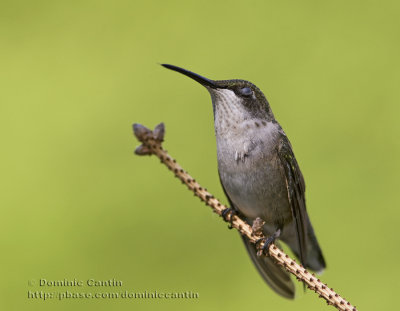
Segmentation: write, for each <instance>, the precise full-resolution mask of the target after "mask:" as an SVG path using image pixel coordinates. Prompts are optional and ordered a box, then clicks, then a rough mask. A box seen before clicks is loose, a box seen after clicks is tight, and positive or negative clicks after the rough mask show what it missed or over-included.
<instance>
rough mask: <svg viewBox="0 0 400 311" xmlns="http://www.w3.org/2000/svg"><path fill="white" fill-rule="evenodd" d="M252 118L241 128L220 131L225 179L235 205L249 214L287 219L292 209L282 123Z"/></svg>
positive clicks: (220, 158)
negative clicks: (284, 167)
mask: <svg viewBox="0 0 400 311" xmlns="http://www.w3.org/2000/svg"><path fill="white" fill-rule="evenodd" d="M249 122H250V121H249ZM249 122H248V123H244V124H242V125H241V126H240V128H239V131H230V132H229V133H227V134H225V135H218V134H217V155H218V169H219V174H220V178H221V182H222V184H223V186H224V189H225V191H226V192H227V194H228V196H229V198H230V200H231V201H232V202H233V204H234V205H235V207H236V208H237V209H238V210H239V211H240V212H241V213H242V214H244V215H245V216H246V217H247V218H250V219H255V218H256V217H261V218H262V219H264V220H265V221H266V222H267V223H276V222H280V223H281V222H287V221H288V219H289V218H290V217H291V212H290V207H289V203H288V196H287V190H286V183H285V179H284V175H283V172H282V168H281V165H280V160H279V157H278V153H277V145H278V142H279V137H280V136H279V126H278V125H277V124H276V123H272V122H266V121H264V123H265V124H264V123H262V122H261V121H258V122H257V121H251V123H252V124H249ZM256 122H257V124H258V125H256V124H255V123H256Z"/></svg>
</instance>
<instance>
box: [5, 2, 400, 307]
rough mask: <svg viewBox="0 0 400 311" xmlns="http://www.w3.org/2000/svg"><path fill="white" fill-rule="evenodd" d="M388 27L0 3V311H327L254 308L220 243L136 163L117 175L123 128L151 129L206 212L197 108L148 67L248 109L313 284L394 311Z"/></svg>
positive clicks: (252, 274) (252, 11)
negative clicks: (282, 181) (266, 111)
mask: <svg viewBox="0 0 400 311" xmlns="http://www.w3.org/2000/svg"><path fill="white" fill-rule="evenodd" d="M399 8H400V5H399V4H398V2H396V1H246V2H243V1H229V2H228V1H224V2H222V1H2V2H1V4H0V89H1V91H0V103H1V105H0V130H1V136H2V138H1V156H0V157H1V158H0V168H1V177H2V178H1V188H2V193H1V211H2V217H1V229H0V230H1V232H0V233H1V238H0V242H1V257H0V258H1V259H0V263H1V268H0V269H1V280H2V281H1V284H0V297H1V299H0V309H2V310H24V309H25V310H27V309H29V310H53V309H54V308H56V309H57V310H70V309H72V308H74V309H75V310H109V309H111V308H113V309H115V310H169V309H171V310H188V309H189V310H203V309H206V310H239V309H244V308H252V309H253V308H254V309H269V310H276V309H278V310H333V308H332V307H328V306H326V304H325V303H324V302H323V301H322V300H320V299H317V297H316V295H315V294H314V293H311V292H308V293H307V294H303V292H302V289H301V286H300V284H298V296H299V298H298V299H296V300H295V301H288V300H285V299H283V298H281V297H279V296H277V295H276V294H275V293H273V292H272V291H271V290H270V289H269V288H268V287H267V286H266V285H265V284H264V283H263V281H262V279H261V278H260V277H259V276H258V274H257V273H256V271H255V268H254V267H253V266H252V263H251V262H250V260H249V259H248V257H247V254H246V252H245V250H244V248H243V246H242V242H241V241H240V239H239V236H238V234H237V233H236V232H233V231H229V230H227V228H226V227H227V225H226V224H225V223H223V222H222V221H221V220H220V219H219V218H218V217H217V216H216V215H215V214H213V213H212V212H211V211H210V209H209V208H208V207H206V206H204V205H203V204H202V203H201V202H200V201H199V200H198V199H196V198H194V197H193V196H192V195H191V194H190V193H189V192H188V191H187V190H186V189H185V187H183V186H182V185H181V184H180V182H178V180H176V179H174V178H172V176H171V173H170V172H169V171H168V170H167V169H166V168H165V167H162V166H161V165H160V164H159V161H158V160H157V159H156V158H153V157H137V156H134V155H133V150H134V148H135V146H137V145H138V143H137V141H136V139H135V138H134V137H133V136H132V131H131V124H132V123H133V122H139V123H142V124H144V125H146V126H149V127H153V126H154V125H156V124H157V123H159V122H161V121H163V122H165V124H166V130H167V133H166V143H165V147H166V149H168V150H169V151H170V153H171V154H172V156H174V157H175V158H177V159H178V161H180V163H181V164H182V165H183V166H184V168H185V169H187V170H188V171H189V172H190V173H191V174H192V175H193V176H194V177H195V178H196V179H197V180H198V181H199V182H200V183H202V184H203V185H204V186H205V187H207V188H208V189H209V190H210V191H211V192H212V193H213V194H215V196H217V197H219V198H222V199H223V201H224V202H226V200H225V198H224V197H223V193H222V190H221V187H220V185H219V180H218V175H217V167H216V150H215V139H214V132H213V117H212V108H211V100H210V96H209V94H208V93H207V91H206V90H205V89H204V88H202V87H201V86H200V85H198V84H197V83H195V82H194V81H192V80H190V79H188V78H186V77H184V76H182V75H179V74H177V73H174V72H171V71H168V70H166V69H163V68H162V67H161V66H159V65H158V63H162V62H166V63H171V64H175V65H178V66H182V67H184V68H187V69H190V70H193V71H195V72H198V73H200V74H203V75H205V76H207V77H209V78H212V79H232V78H242V79H247V80H250V81H252V82H254V83H255V84H256V85H257V86H259V87H260V88H261V89H262V90H263V91H264V93H265V94H266V96H267V98H268V99H269V101H270V103H271V106H272V109H273V111H274V113H275V116H276V117H277V119H278V120H279V122H280V123H281V125H282V126H283V127H284V129H285V130H286V133H287V134H288V136H289V137H290V139H291V141H292V144H293V146H294V150H295V153H296V156H297V158H298V161H299V163H300V166H301V168H302V171H303V174H304V176H305V179H306V183H307V202H308V210H309V213H310V215H311V218H312V221H313V224H314V228H315V230H316V232H317V235H318V238H319V240H320V243H321V245H322V248H323V251H324V253H325V257H326V259H327V263H328V269H327V270H326V272H325V273H324V275H323V276H322V277H321V278H322V280H323V281H325V282H327V283H328V285H329V286H332V287H334V288H335V289H337V290H338V291H339V293H341V294H342V295H343V296H344V297H345V298H347V299H349V300H350V301H351V302H352V303H354V304H355V305H356V306H357V307H358V308H359V309H360V310H377V309H384V308H389V307H392V306H394V304H395V303H396V297H397V296H396V292H395V290H396V289H397V288H396V286H395V285H392V284H397V281H398V277H399V273H398V272H397V270H396V269H395V268H393V267H391V266H389V265H390V264H392V265H393V264H395V263H396V262H397V261H398V260H400V251H399V242H400V241H399V235H398V232H397V231H396V230H395V228H396V227H397V226H398V221H399V216H400V212H399V210H400V209H399V199H398V191H399V190H398V185H399V181H398V180H399V179H398V176H399V164H398V160H399V156H400V147H399V134H400V131H399V130H400V128H399V127H400V126H399V121H398V119H399V113H400V108H399V107H400V105H399V101H400V93H399V83H400V74H399V72H400V66H399V65H400V61H399V55H400V43H399V35H400V34H399V32H400V31H399V29H400V21H399V18H398V16H399ZM383 256H386V257H383ZM389 256H390V257H389ZM41 278H45V279H48V280H60V279H64V278H67V279H73V278H77V279H81V280H87V279H90V278H94V279H98V280H106V279H112V278H115V279H117V280H121V281H123V286H122V290H128V291H145V290H147V291H152V290H157V291H186V290H188V291H193V292H198V293H199V295H200V298H199V299H192V300H190V299H187V300H184V299H177V300H166V299H164V300H156V299H154V300H151V299H148V300H144V299H142V300H140V299H137V300H133V299H125V300H123V299H118V300H112V299H97V300H96V299H93V300H90V299H68V300H63V301H58V300H56V299H53V300H46V301H43V300H41V299H28V298H27V293H28V291H29V290H30V291H38V290H44V291H52V290H53V291H54V290H59V291H63V290H64V291H65V290H71V291H74V289H71V288H60V289H57V288H56V289H52V288H43V287H40V286H39V285H38V280H39V279H41ZM29 282H31V283H30V284H28V283H29ZM32 282H35V283H32ZM120 289H121V288H99V289H98V291H118V290H120ZM81 291H86V292H89V291H94V290H90V289H88V288H87V287H85V288H84V289H83V290H81Z"/></svg>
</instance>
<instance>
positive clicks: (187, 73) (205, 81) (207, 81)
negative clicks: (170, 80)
mask: <svg viewBox="0 0 400 311" xmlns="http://www.w3.org/2000/svg"><path fill="white" fill-rule="evenodd" d="M161 65H162V66H164V67H165V68H168V69H171V70H174V71H177V72H180V73H182V74H184V75H185V76H188V77H189V78H192V79H193V80H195V81H197V82H199V83H200V84H201V85H203V86H208V87H211V88H214V89H215V88H217V87H218V86H217V85H216V84H215V82H214V81H213V80H210V79H207V78H204V77H202V76H200V75H198V74H197V73H194V72H191V71H189V70H186V69H183V68H180V67H177V66H174V65H168V64H161Z"/></svg>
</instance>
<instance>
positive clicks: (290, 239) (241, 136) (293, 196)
mask: <svg viewBox="0 0 400 311" xmlns="http://www.w3.org/2000/svg"><path fill="white" fill-rule="evenodd" d="M162 66H164V67H165V68H168V69H171V70H174V71H177V72H179V73H181V74H184V75H185V76H187V77H189V78H192V79H193V80H195V81H197V82H199V83H200V84H201V85H203V86H204V87H205V88H206V89H207V90H208V92H209V93H210V94H211V100H212V107H213V114H214V129H215V137H216V142H217V160H218V173H219V178H220V181H221V185H222V188H223V190H224V193H225V195H226V197H227V199H228V201H229V204H230V208H229V209H228V210H229V211H228V212H231V213H236V214H238V215H240V216H241V217H242V219H244V220H245V221H246V222H247V223H249V224H250V225H252V224H253V222H254V221H255V220H256V219H258V218H260V219H262V220H263V221H264V222H265V224H264V225H263V227H262V232H263V233H264V235H265V236H266V237H268V238H267V239H266V241H265V246H264V247H266V248H264V250H267V249H268V247H269V245H270V244H271V243H272V242H274V241H275V240H276V239H278V240H279V241H283V242H284V243H285V244H287V245H288V246H289V248H290V249H291V250H292V251H293V253H294V254H295V255H296V257H297V258H299V260H300V262H301V264H302V265H303V266H304V267H305V268H307V269H311V270H313V271H316V272H319V273H321V272H322V271H323V270H324V268H325V267H326V264H325V260H324V257H323V255H322V251H321V248H320V247H319V244H318V241H317V238H316V236H315V233H314V230H313V227H312V225H311V222H310V218H309V216H308V213H307V210H306V201H305V182H304V178H303V175H302V173H301V171H300V168H299V165H298V163H297V160H296V158H295V156H294V153H293V148H292V145H291V143H290V141H289V139H288V137H287V136H286V134H285V132H284V131H283V129H282V127H281V126H280V124H279V123H278V122H277V121H276V119H275V117H274V114H273V113H272V110H271V107H270V105H269V102H268V100H267V99H266V97H265V96H264V94H263V93H262V92H261V90H260V89H259V88H258V87H256V86H255V85H254V84H253V83H251V82H249V81H246V80H238V79H233V80H210V79H208V78H205V77H203V76H200V75H198V74H196V73H194V72H191V71H188V70H186V69H183V68H180V67H177V66H173V65H168V64H162ZM232 215H233V214H231V216H232ZM230 219H232V217H230ZM242 239H243V242H244V245H245V247H246V250H247V252H248V254H249V255H250V258H251V259H252V261H253V263H254V265H255V267H256V269H257V270H258V272H259V274H260V275H261V277H262V278H263V279H264V280H265V282H266V283H267V284H268V285H269V286H270V287H271V288H272V289H273V290H274V291H275V292H276V293H278V294H279V295H281V296H283V297H285V298H289V299H293V298H294V296H295V286H294V283H293V282H292V280H291V278H290V274H289V273H288V272H286V271H285V270H284V269H283V268H282V267H280V266H278V265H277V264H276V263H274V261H273V259H272V258H271V257H266V256H258V255H257V252H258V251H257V247H256V245H255V244H253V243H250V241H249V240H248V238H247V237H245V236H242ZM277 243H278V242H277ZM278 245H279V244H278Z"/></svg>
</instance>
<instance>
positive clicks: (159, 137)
mask: <svg viewBox="0 0 400 311" xmlns="http://www.w3.org/2000/svg"><path fill="white" fill-rule="evenodd" d="M133 131H134V134H135V136H136V138H137V139H138V140H139V141H140V142H141V143H142V145H140V146H139V147H137V148H136V150H135V153H136V154H137V155H152V154H154V155H156V156H157V157H158V158H159V159H160V160H161V162H162V163H163V164H165V165H166V166H167V167H168V168H169V169H170V170H171V171H172V172H173V173H174V174H175V176H176V177H178V178H179V179H180V180H181V181H182V183H184V184H186V186H187V187H188V188H189V190H191V191H193V192H194V194H195V195H196V196H197V197H199V198H200V199H201V200H202V201H204V202H205V203H206V205H208V206H210V207H211V208H212V209H213V211H214V212H215V213H217V214H218V215H220V216H222V212H223V211H224V210H225V209H226V208H228V207H227V206H225V205H223V204H221V203H220V202H219V200H217V199H216V198H214V196H213V195H212V194H211V193H209V192H208V191H207V189H205V188H203V187H201V186H200V184H199V183H198V182H197V181H196V180H195V179H193V177H191V176H190V175H189V174H188V173H187V172H186V171H185V170H184V169H183V168H182V167H181V166H180V165H179V164H178V163H177V162H176V160H175V159H173V158H172V157H171V156H170V155H169V154H168V153H167V151H166V150H164V149H163V147H162V145H161V144H162V142H163V140H164V132H165V128H164V124H163V123H160V124H159V125H157V126H156V127H155V129H154V131H151V130H149V129H148V128H146V127H144V126H143V125H140V124H134V125H133ZM229 215H231V214H229ZM230 222H231V223H232V227H233V228H235V229H237V230H238V231H239V232H240V233H241V234H242V235H245V236H247V237H248V238H249V240H250V241H251V242H252V243H256V242H258V241H259V239H260V238H264V236H263V235H262V233H260V232H255V231H254V229H255V228H254V229H253V228H252V227H251V226H250V225H249V224H247V223H246V222H245V221H243V220H242V219H240V218H239V217H238V216H236V215H234V216H233V217H232V219H230ZM257 231H258V230H257ZM263 245H264V242H259V243H258V247H259V248H262V247H263ZM268 251H269V256H271V257H273V258H274V259H275V261H276V263H277V264H279V265H281V266H283V267H284V268H285V269H286V270H287V271H288V272H290V273H292V274H293V275H295V276H296V278H297V279H298V280H299V281H302V282H304V284H305V285H306V286H307V287H308V288H309V289H310V290H312V291H314V292H315V293H317V294H318V295H319V297H320V298H323V299H325V300H326V302H327V303H328V305H332V306H334V307H336V308H337V309H338V310H346V311H357V309H356V308H355V306H353V305H351V304H350V302H348V301H347V300H345V299H344V298H343V297H341V296H340V295H338V294H337V293H336V292H335V291H334V290H333V288H329V287H328V286H327V285H326V284H324V283H322V282H321V281H320V280H319V279H318V278H317V277H316V276H315V275H314V274H313V273H310V272H308V271H307V270H306V269H305V268H304V267H303V266H302V265H299V264H298V263H297V262H296V261H295V260H294V259H292V258H290V257H289V256H288V255H287V254H285V253H284V252H283V251H282V250H281V249H279V248H278V247H277V246H276V245H275V244H273V243H272V244H271V245H270V246H269V249H268ZM261 255H262V256H265V255H264V254H261Z"/></svg>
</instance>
